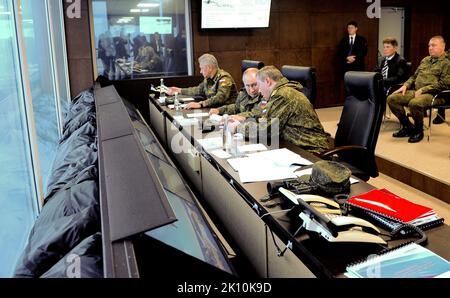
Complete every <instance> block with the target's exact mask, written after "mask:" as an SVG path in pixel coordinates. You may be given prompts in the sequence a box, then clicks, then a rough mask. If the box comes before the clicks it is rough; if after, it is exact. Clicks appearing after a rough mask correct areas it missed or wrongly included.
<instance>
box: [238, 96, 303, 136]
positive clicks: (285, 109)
mask: <svg viewBox="0 0 450 298" xmlns="http://www.w3.org/2000/svg"><path fill="white" fill-rule="evenodd" d="M270 100H274V102H276V103H274V105H272V107H271V115H270V119H267V118H266V117H262V118H259V119H258V135H265V136H267V138H270V137H271V135H272V134H274V133H275V134H279V132H280V131H281V130H282V129H283V127H284V126H285V125H286V123H287V122H288V120H289V118H290V115H291V112H292V111H293V110H294V109H296V108H297V107H296V105H295V104H294V102H291V103H287V102H286V98H285V99H281V100H277V101H275V98H273V97H272V98H271V99H270ZM274 124H276V126H277V127H275V126H274ZM272 126H274V127H273V129H272ZM238 132H240V133H242V134H243V135H244V136H245V137H246V138H252V137H254V123H253V125H251V122H250V125H247V123H244V124H242V125H239V126H238Z"/></svg>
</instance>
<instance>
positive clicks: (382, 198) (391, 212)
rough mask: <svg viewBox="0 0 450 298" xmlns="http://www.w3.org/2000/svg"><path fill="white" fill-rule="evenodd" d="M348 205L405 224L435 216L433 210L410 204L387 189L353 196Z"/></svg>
mask: <svg viewBox="0 0 450 298" xmlns="http://www.w3.org/2000/svg"><path fill="white" fill-rule="evenodd" d="M348 203H349V204H350V205H354V206H358V207H361V208H363V209H367V210H370V211H373V212H375V213H378V214H381V215H384V216H386V217H391V218H394V219H397V220H400V221H402V222H406V223H407V222H411V221H413V220H415V219H417V218H420V217H426V216H430V215H433V214H435V212H434V211H433V209H431V208H429V207H426V206H422V205H419V204H415V203H413V202H410V201H408V200H406V199H404V198H402V197H399V196H397V195H395V194H393V193H392V192H390V191H388V190H387V189H375V190H371V191H369V192H366V193H363V194H359V195H356V196H353V197H351V198H350V199H348Z"/></svg>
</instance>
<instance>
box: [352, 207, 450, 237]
mask: <svg viewBox="0 0 450 298" xmlns="http://www.w3.org/2000/svg"><path fill="white" fill-rule="evenodd" d="M346 205H347V207H349V210H350V212H351V213H355V214H356V215H358V216H360V217H363V218H366V219H368V220H369V221H374V222H375V223H377V224H379V225H381V226H382V227H383V228H384V229H386V230H387V231H389V232H392V231H395V230H397V229H398V228H400V227H401V226H402V225H404V224H405V223H404V222H402V221H401V220H398V219H396V218H393V217H390V216H387V215H385V214H382V213H378V212H375V211H373V210H369V209H366V208H363V207H360V206H357V205H354V204H351V203H348V202H347V203H346ZM443 223H444V219H443V218H441V217H438V218H437V219H435V220H433V221H430V222H427V223H424V224H419V225H415V226H416V227H417V228H419V229H421V230H426V229H429V228H432V227H435V226H438V225H441V224H443ZM413 232H414V230H413V229H412V228H404V229H402V230H401V233H402V235H409V234H411V233H413Z"/></svg>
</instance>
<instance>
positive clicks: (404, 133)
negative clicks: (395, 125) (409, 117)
mask: <svg viewBox="0 0 450 298" xmlns="http://www.w3.org/2000/svg"><path fill="white" fill-rule="evenodd" d="M412 132H413V129H412V127H410V126H403V127H402V129H400V130H399V131H397V132H394V133H393V134H392V136H393V137H394V138H404V137H409V136H410V135H411V134H412Z"/></svg>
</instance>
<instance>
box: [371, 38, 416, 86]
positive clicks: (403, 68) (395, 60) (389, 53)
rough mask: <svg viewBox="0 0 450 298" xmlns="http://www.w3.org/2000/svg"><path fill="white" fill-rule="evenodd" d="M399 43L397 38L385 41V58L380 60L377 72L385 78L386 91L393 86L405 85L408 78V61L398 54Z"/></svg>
mask: <svg viewBox="0 0 450 298" xmlns="http://www.w3.org/2000/svg"><path fill="white" fill-rule="evenodd" d="M397 47H398V42H397V40H396V39H395V38H391V37H387V38H385V39H384V40H383V57H381V58H380V59H378V65H377V67H376V68H375V72H379V73H380V74H381V75H382V76H383V83H384V89H385V91H387V90H388V89H389V88H390V87H391V86H392V85H397V84H402V83H404V82H405V81H406V80H407V79H408V77H409V73H408V66H407V65H406V60H405V59H404V58H403V57H402V56H400V55H399V54H398V53H397Z"/></svg>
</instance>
